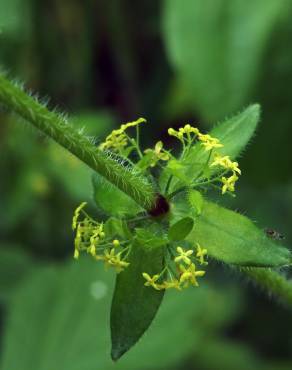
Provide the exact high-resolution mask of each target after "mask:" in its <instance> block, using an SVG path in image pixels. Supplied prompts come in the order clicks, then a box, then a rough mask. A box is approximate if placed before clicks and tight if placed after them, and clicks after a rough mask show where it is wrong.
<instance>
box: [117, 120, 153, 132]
mask: <svg viewBox="0 0 292 370" xmlns="http://www.w3.org/2000/svg"><path fill="white" fill-rule="evenodd" d="M144 122H147V121H146V119H145V118H142V117H141V118H138V119H137V120H136V121H133V122H128V123H124V124H123V125H122V126H121V130H123V131H125V130H126V129H127V128H129V127H134V126H138V125H139V124H140V123H144Z"/></svg>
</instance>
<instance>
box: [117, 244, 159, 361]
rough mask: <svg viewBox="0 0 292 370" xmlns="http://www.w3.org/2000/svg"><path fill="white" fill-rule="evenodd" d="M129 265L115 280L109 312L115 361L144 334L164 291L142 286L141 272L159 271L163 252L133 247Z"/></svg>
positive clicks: (140, 246) (156, 249) (152, 273)
mask: <svg viewBox="0 0 292 370" xmlns="http://www.w3.org/2000/svg"><path fill="white" fill-rule="evenodd" d="M129 262H130V265H129V266H128V267H127V269H125V270H124V271H123V272H121V273H120V274H119V275H118V276H117V280H116V287H115V292H114V296H113V301H112V308H111V338H112V351H111V356H112V359H113V360H118V359H119V358H120V357H121V356H122V355H123V354H124V353H125V352H127V351H128V350H129V349H130V348H131V347H132V346H133V345H134V344H135V343H136V342H137V341H138V340H139V339H140V337H141V336H142V335H143V334H144V332H145V331H146V330H147V329H148V327H149V325H150V324H151V322H152V320H153V318H154V317H155V315H156V313H157V310H158V308H159V306H160V304H161V302H162V298H163V295H164V291H163V290H160V291H157V290H155V289H153V288H152V287H146V286H144V283H145V280H144V278H143V276H142V273H143V272H147V273H148V274H149V275H154V274H156V273H158V272H160V271H161V270H162V266H163V248H154V249H148V248H147V249H146V248H143V246H142V245H139V244H138V243H135V244H134V245H133V247H132V251H131V254H130V257H129Z"/></svg>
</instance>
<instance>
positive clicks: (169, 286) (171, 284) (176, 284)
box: [160, 279, 182, 290]
mask: <svg viewBox="0 0 292 370" xmlns="http://www.w3.org/2000/svg"><path fill="white" fill-rule="evenodd" d="M160 287H161V288H162V289H172V288H174V289H177V290H182V289H181V286H180V282H179V281H178V280H177V279H174V280H170V281H164V282H163V283H162V284H161V285H160Z"/></svg>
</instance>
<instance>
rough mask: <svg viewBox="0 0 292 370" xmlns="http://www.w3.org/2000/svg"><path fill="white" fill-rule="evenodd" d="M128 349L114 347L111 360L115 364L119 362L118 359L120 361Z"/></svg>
mask: <svg viewBox="0 0 292 370" xmlns="http://www.w3.org/2000/svg"><path fill="white" fill-rule="evenodd" d="M127 350H128V348H126V347H124V346H118V347H116V346H115V347H112V349H111V359H112V360H113V361H114V362H117V361H118V359H120V358H121V357H122V356H123V354H124V353H125V352H127Z"/></svg>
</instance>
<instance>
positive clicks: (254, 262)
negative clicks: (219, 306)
mask: <svg viewBox="0 0 292 370" xmlns="http://www.w3.org/2000/svg"><path fill="white" fill-rule="evenodd" d="M188 240H189V241H191V242H196V243H199V244H200V245H201V246H202V247H203V248H207V251H208V255H210V256H211V257H213V258H215V259H217V260H219V261H222V262H225V263H230V264H236V265H241V266H255V267H256V266H258V267H276V266H285V265H289V264H291V261H292V259H291V253H290V251H289V250H288V249H286V248H285V247H282V246H279V245H278V244H277V243H276V242H274V241H273V240H271V239H269V238H268V237H267V236H266V235H265V233H264V232H263V231H261V230H260V229H258V228H257V227H256V226H255V224H254V223H253V222H252V221H251V220H249V219H248V218H247V217H245V216H242V215H240V214H238V213H236V212H233V211H230V210H228V209H226V208H223V207H220V206H218V205H216V204H214V203H211V202H207V201H205V202H204V206H203V209H202V214H201V215H200V217H198V218H197V219H196V223H195V227H194V229H193V231H192V233H191V234H190V235H189V236H188Z"/></svg>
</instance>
